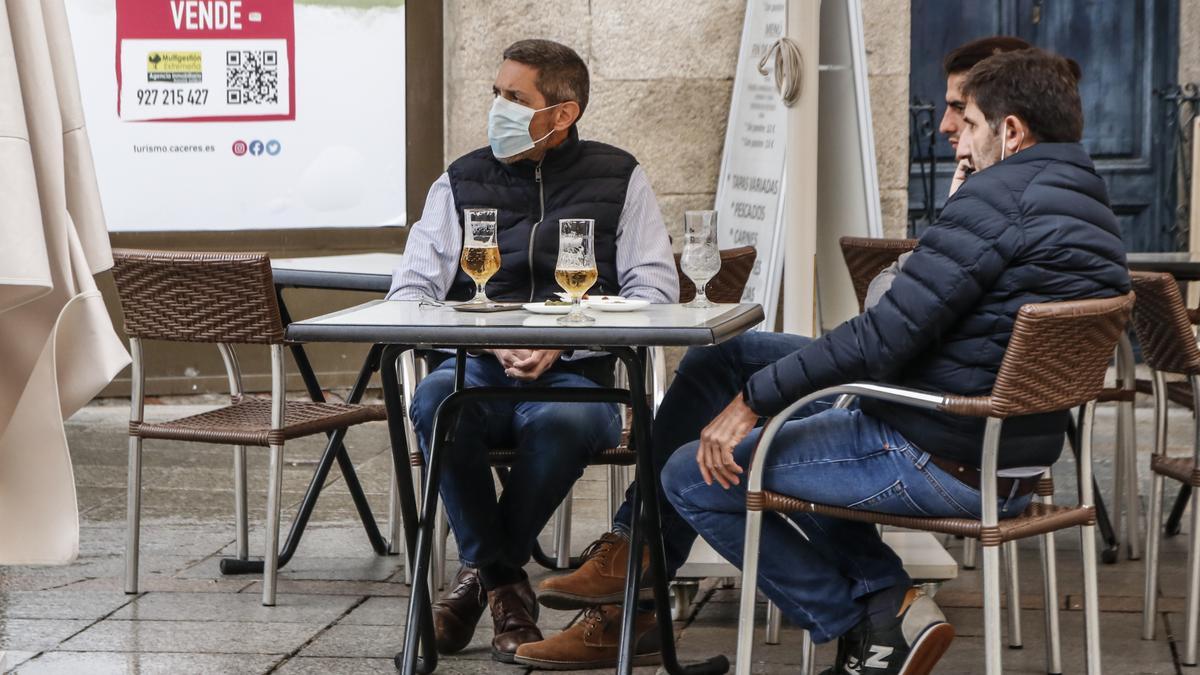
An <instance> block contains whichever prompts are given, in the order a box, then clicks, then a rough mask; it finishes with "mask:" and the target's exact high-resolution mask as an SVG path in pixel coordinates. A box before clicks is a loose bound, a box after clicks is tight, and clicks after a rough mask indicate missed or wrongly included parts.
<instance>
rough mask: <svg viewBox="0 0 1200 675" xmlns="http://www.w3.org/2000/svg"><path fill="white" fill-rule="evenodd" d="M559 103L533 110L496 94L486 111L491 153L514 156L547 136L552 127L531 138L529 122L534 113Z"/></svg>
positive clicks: (507, 156) (497, 156)
mask: <svg viewBox="0 0 1200 675" xmlns="http://www.w3.org/2000/svg"><path fill="white" fill-rule="evenodd" d="M560 105H562V104H561V103H555V104H554V105H551V106H546V107H545V108H540V109H538V110H534V109H533V108H526V107H525V106H523V105H521V104H520V103H514V102H512V101H510V100H508V99H506V98H504V97H503V96H497V97H496V98H495V99H494V100H493V101H492V109H491V111H490V112H488V145H490V146H492V154H493V155H495V156H496V159H507V158H509V157H515V156H516V155H519V154H521V153H522V152H525V151H526V150H530V149H532V148H533V146H535V145H537V144H538V143H540V142H542V141H544V140H546V139H547V138H549V137H550V134H552V133H554V129H551V130H550V133H548V134H546V135H545V136H542V137H541V138H539V139H537V140H536V141H535V140H533V136H531V135H530V134H529V123H530V122H532V121H533V115H534V114H535V113H539V112H541V111H543V110H549V109H550V108H554V107H557V106H560Z"/></svg>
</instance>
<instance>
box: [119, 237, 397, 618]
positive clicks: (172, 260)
mask: <svg viewBox="0 0 1200 675" xmlns="http://www.w3.org/2000/svg"><path fill="white" fill-rule="evenodd" d="M113 258H114V262H115V265H114V266H113V277H114V278H115V280H116V284H117V293H118V295H119V296H120V299H121V307H122V309H123V310H124V314H125V332H126V334H128V336H129V346H130V351H131V352H132V355H133V372H132V387H133V392H132V396H131V408H130V415H129V493H128V504H127V506H128V515H127V518H128V520H127V523H126V527H127V539H126V550H125V592H126V593H137V592H138V541H139V534H140V524H141V486H142V442H143V441H144V440H146V439H162V440H172V441H191V442H194V443H219V444H228V445H232V446H234V510H235V515H236V521H237V555H238V558H240V559H243V560H245V559H247V558H248V557H249V551H248V548H249V546H248V543H247V529H248V525H247V517H246V446H260V447H269V448H270V449H271V468H270V474H269V486H268V491H267V536H266V542H265V544H264V549H263V550H264V565H263V596H262V602H263V604H264V605H266V606H271V605H274V604H275V586H276V584H275V580H276V579H275V577H276V570H277V560H278V554H279V511H280V496H281V489H282V485H281V484H282V482H283V447H284V443H285V442H286V441H288V440H291V439H293V438H300V437H303V436H310V435H312V434H319V433H325V432H331V431H334V430H338V429H344V428H346V427H350V426H353V425H356V424H361V423H363V422H370V421H375V420H383V419H386V413H385V411H384V409H383V407H382V406H366V405H346V404H338V403H312V402H307V401H304V402H300V401H287V400H286V399H285V396H284V386H285V378H284V352H283V349H284V345H285V341H284V326H283V324H282V322H281V321H280V317H279V306H278V305H277V303H276V299H275V291H274V286H273V285H272V281H271V263H270V260H269V259H268V258H267V255H266V254H264V253H187V252H168V251H136V250H122V249H118V250H115V251H113ZM143 340H163V341H168V342H204V343H215V344H216V345H217V347H218V348H219V349H220V351H221V356H222V358H223V360H224V362H225V368H226V372H227V375H228V376H229V388H230V404H229V405H227V406H224V407H221V408H217V409H215V410H209V411H207V412H203V413H200V414H198V415H192V416H190V417H184V418H180V419H176V420H171V421H169V422H155V423H151V422H146V421H144V420H143V419H142V412H143V407H144V404H145V395H144V394H145V389H144V385H145V374H144V372H143V361H142V341H143ZM234 344H265V345H270V349H271V398H270V400H264V399H260V398H251V397H248V396H245V395H244V394H243V392H242V384H241V374H240V371H239V369H238V362H237V356H236V354H235V353H234V350H233V345H234Z"/></svg>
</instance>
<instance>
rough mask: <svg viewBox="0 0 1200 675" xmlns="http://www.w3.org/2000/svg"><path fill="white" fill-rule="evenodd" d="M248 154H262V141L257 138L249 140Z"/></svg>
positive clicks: (256, 155)
mask: <svg viewBox="0 0 1200 675" xmlns="http://www.w3.org/2000/svg"><path fill="white" fill-rule="evenodd" d="M250 154H252V155H254V156H255V157H258V156H259V155H261V154H263V142H262V141H259V140H253V141H250Z"/></svg>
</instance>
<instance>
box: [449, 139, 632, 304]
mask: <svg viewBox="0 0 1200 675" xmlns="http://www.w3.org/2000/svg"><path fill="white" fill-rule="evenodd" d="M636 166H637V160H636V159H634V158H633V155H630V154H629V153H627V152H625V151H624V150H619V149H617V148H614V147H612V146H611V145H606V144H604V143H597V142H595V141H581V140H579V133H578V131H576V129H575V127H571V130H570V133H569V134H568V136H567V139H566V140H565V141H563V142H562V143H561V144H559V145H558V146H556V147H554V148H552V149H551V150H549V151H548V152H547V153H546V156H545V158H544V159H543V160H542V161H541V163H540V164H539V163H538V162H532V161H527V160H526V161H520V162H516V163H515V164H504V163H503V162H500V161H499V160H497V159H496V158H495V157H494V156H493V155H492V151H491V148H486V147H485V148H480V149H478V150H475V151H473V152H470V153H467V154H466V155H463V156H462V157H460V158H458V159H457V160H455V161H454V163H452V164H451V165H450V168H449V169H448V170H447V173H448V174H449V176H450V189H451V191H452V192H453V193H454V206H455V209H456V210H457V212H458V222H459V227H462V224H463V221H462V217H463V209H468V208H493V209H498V210H499V222H498V223H497V226H496V230H497V238H498V240H499V245H500V271H499V272H496V274H495V276H493V277H492V278H491V279H490V280H489V281H488V283H487V288H486V290H487V294H488V297H489V298H492V299H493V300H503V301H510V302H512V301H523V302H527V301H531V300H532V301H540V300H546V299H547V298H552V297H554V294H555V293H557V292H559V291H561V290H562V289H561V288H560V287H559V285H558V282H556V281H555V280H554V266H555V263H556V262H557V261H558V221H559V219H560V218H591V219H593V220H595V221H596V225H595V235H596V271H597V272H598V273H599V276H598V278H597V280H596V284H595V285H594V286H592V289H591V290H590V291H589V293H592V294H597V295H603V294H612V295H615V294H617V293H618V292H620V290H621V289H620V284H619V282H618V280H617V224H618V223H619V222H620V220H621V211H622V209H624V207H625V192H626V189H627V188H628V186H629V177H630V175H632V173H633V169H634V167H636ZM474 294H475V282H474V281H472V280H471V277H469V276H467V275H466V273H465V272H463V271H462V269H459V271H458V274H457V276H455V278H454V283H453V284H451V286H450V292H449V293H448V294H447V299H449V300H469V299H470V298H471V297H472V296H473V295H474Z"/></svg>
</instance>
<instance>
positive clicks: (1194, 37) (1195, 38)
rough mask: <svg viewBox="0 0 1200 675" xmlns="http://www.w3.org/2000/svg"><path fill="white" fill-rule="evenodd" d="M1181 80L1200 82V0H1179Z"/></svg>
mask: <svg viewBox="0 0 1200 675" xmlns="http://www.w3.org/2000/svg"><path fill="white" fill-rule="evenodd" d="M1179 81H1180V82H1200V0H1179Z"/></svg>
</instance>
